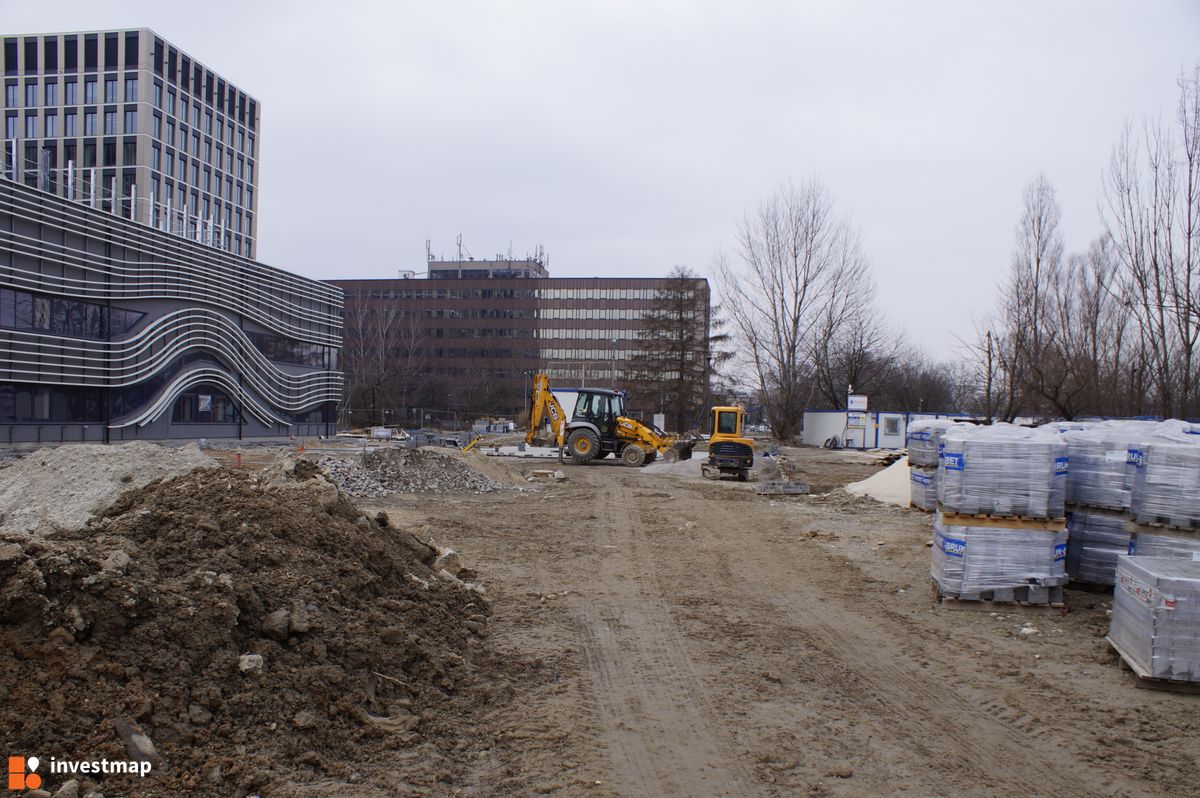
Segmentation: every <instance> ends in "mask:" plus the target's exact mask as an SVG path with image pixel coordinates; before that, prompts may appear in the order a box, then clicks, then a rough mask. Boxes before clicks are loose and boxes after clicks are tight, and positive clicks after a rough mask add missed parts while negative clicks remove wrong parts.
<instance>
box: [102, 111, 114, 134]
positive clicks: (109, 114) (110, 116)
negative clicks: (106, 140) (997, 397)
mask: <svg viewBox="0 0 1200 798" xmlns="http://www.w3.org/2000/svg"><path fill="white" fill-rule="evenodd" d="M104 135H106V136H115V135H117V112H116V111H105V112H104Z"/></svg>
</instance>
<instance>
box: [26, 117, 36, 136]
mask: <svg viewBox="0 0 1200 798" xmlns="http://www.w3.org/2000/svg"><path fill="white" fill-rule="evenodd" d="M25 138H27V139H36V138H37V114H26V116H25Z"/></svg>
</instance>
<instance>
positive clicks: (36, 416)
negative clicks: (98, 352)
mask: <svg viewBox="0 0 1200 798" xmlns="http://www.w3.org/2000/svg"><path fill="white" fill-rule="evenodd" d="M103 420H104V392H103V390H102V389H100V388H71V387H54V388H51V387H46V386H41V385H30V384H27V383H15V382H0V424H12V423H15V422H21V421H35V422H50V423H64V422H67V423H85V424H86V423H91V422H102V421H103Z"/></svg>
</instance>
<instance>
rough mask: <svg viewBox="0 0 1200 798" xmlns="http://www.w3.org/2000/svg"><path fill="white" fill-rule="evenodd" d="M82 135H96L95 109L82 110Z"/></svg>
mask: <svg viewBox="0 0 1200 798" xmlns="http://www.w3.org/2000/svg"><path fill="white" fill-rule="evenodd" d="M83 135H85V136H94V135H96V112H95V111H84V112H83Z"/></svg>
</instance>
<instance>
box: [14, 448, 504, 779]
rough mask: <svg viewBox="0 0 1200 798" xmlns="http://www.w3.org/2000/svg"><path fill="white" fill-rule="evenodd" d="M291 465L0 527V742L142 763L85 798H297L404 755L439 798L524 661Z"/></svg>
mask: <svg viewBox="0 0 1200 798" xmlns="http://www.w3.org/2000/svg"><path fill="white" fill-rule="evenodd" d="M302 466H303V467H302ZM290 467H291V471H290V472H287V473H286V474H279V473H276V474H270V473H266V474H247V473H245V472H241V471H229V470H224V469H204V470H197V471H194V472H192V473H190V474H187V475H184V476H180V477H176V478H173V479H170V480H166V481H162V482H157V483H154V484H151V485H148V486H145V487H143V488H140V489H138V490H133V491H129V492H127V493H125V494H123V495H122V496H121V497H120V498H119V499H118V501H117V502H116V503H115V504H114V505H112V506H111V507H110V508H108V509H107V510H106V511H104V513H103V514H102V516H101V517H99V518H97V519H94V520H93V521H92V522H91V523H90V524H88V525H87V526H86V527H84V528H82V529H78V530H73V531H72V530H60V531H59V533H58V534H57V535H55V536H53V537H37V536H33V537H31V536H28V535H15V534H4V533H0V684H2V685H4V690H5V694H4V700H3V701H0V747H2V748H3V750H6V751H19V752H54V753H55V754H56V755H59V756H61V757H64V758H79V759H88V760H91V759H101V758H108V759H116V760H125V759H127V758H141V757H146V758H149V759H150V760H151V761H152V762H153V764H154V768H153V771H152V772H151V773H150V774H149V775H148V776H146V777H145V778H139V777H138V776H137V775H124V774H118V775H112V774H110V775H107V776H103V775H98V774H97V775H93V776H91V777H88V778H84V784H83V785H82V787H83V789H82V790H81V791H80V793H79V794H88V793H89V792H92V791H94V790H96V789H97V788H98V789H99V790H101V791H103V792H104V793H106V794H108V795H109V796H114V795H137V796H142V797H143V798H165V797H166V796H172V797H174V796H206V798H207V797H211V796H231V797H233V796H236V797H237V798H244V796H247V795H251V794H255V793H258V794H262V795H296V794H300V793H301V792H302V789H301V787H300V786H299V785H318V787H319V785H322V784H328V783H330V781H331V780H334V781H342V782H345V781H347V780H351V781H352V780H355V779H356V778H358V776H356V775H354V771H355V769H356V767H359V766H360V763H364V762H370V761H373V760H374V759H376V758H378V757H381V756H384V755H385V754H386V755H387V756H394V755H395V754H396V752H397V751H404V750H411V751H414V752H419V754H418V755H416V757H415V760H414V764H413V766H412V767H411V768H408V769H406V771H405V773H404V779H405V782H406V784H405V788H404V790H403V792H404V793H405V794H429V793H430V792H438V793H439V794H445V784H444V783H442V782H441V781H439V780H447V779H450V780H452V779H454V778H455V777H457V776H461V775H462V772H463V770H464V769H469V768H471V767H474V763H473V761H472V762H461V761H460V760H461V757H460V756H459V755H458V754H457V751H458V749H459V747H460V746H462V745H464V744H465V742H466V741H469V740H473V739H475V737H477V736H478V735H480V734H482V732H480V731H478V729H479V728H480V727H481V722H480V717H481V713H483V712H486V711H488V709H489V708H490V707H492V706H493V705H494V704H495V702H496V701H499V700H504V696H507V695H508V694H509V693H508V689H507V688H506V685H507V684H508V679H507V677H506V676H505V675H504V674H505V673H508V672H510V671H513V670H514V669H517V668H519V667H522V666H519V665H518V664H517V663H516V662H515V661H513V660H512V658H511V657H509V658H507V659H500V658H498V657H497V656H496V655H494V654H492V653H491V652H490V649H489V648H488V647H487V646H486V644H485V643H484V641H483V639H482V638H483V637H484V636H486V635H487V624H488V616H489V615H490V610H489V608H488V604H487V600H486V598H485V597H484V596H483V595H481V594H480V592H479V590H478V588H477V587H472V586H471V585H469V584H467V583H465V582H463V581H459V580H458V579H456V578H455V577H453V576H451V575H450V574H449V573H448V572H446V571H439V570H437V569H438V567H439V565H440V562H441V560H440V559H438V558H437V554H438V552H437V551H436V550H435V549H433V548H432V547H430V546H428V545H427V544H425V543H424V542H422V541H420V540H417V539H416V538H415V537H414V536H413V535H411V534H410V533H408V532H406V531H404V530H401V529H397V528H396V527H394V526H393V525H391V523H390V522H389V521H388V519H387V517H386V516H384V515H382V514H380V515H379V516H376V517H375V518H374V519H368V518H366V517H365V516H363V515H362V514H361V513H360V512H359V511H358V510H357V509H356V508H355V507H354V505H353V504H351V502H350V501H349V500H348V499H347V498H346V497H345V496H344V495H342V494H339V493H338V491H337V490H336V489H335V488H334V487H333V486H332V485H330V484H329V483H328V482H327V481H326V480H325V479H323V478H322V477H321V476H320V475H319V474H316V469H315V468H314V467H312V465H311V464H309V463H294V464H292V465H291V466H290ZM459 574H460V576H463V577H464V578H470V577H471V576H473V574H470V573H469V572H467V571H466V570H460V571H459ZM478 744H480V745H484V744H487V743H486V741H485V742H484V743H478ZM43 756H45V754H43ZM46 778H47V781H48V783H47V785H46V789H47V790H49V791H50V792H51V793H53V792H55V791H56V790H58V789H59V788H60V784H61V782H65V781H66V780H67V779H68V778H70V777H69V776H66V775H63V776H57V775H50V774H47V776H46ZM392 778H393V780H394V775H393V777H392ZM360 786H362V785H360ZM394 786H395V785H394V784H389V785H375V787H368V786H362V791H360V792H353V793H349V792H347V793H345V794H371V795H374V794H384V793H385V792H386V793H387V794H394V793H393V792H392V788H394ZM376 787H377V788H378V790H376ZM314 789H315V788H314ZM305 794H307V793H305ZM314 794H315V793H314ZM339 794H343V793H339Z"/></svg>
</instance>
